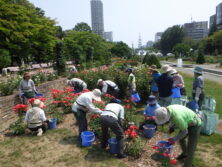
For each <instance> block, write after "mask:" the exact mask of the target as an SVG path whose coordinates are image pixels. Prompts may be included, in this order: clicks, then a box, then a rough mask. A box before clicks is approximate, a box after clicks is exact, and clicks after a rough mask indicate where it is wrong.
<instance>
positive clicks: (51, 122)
mask: <svg viewBox="0 0 222 167" xmlns="http://www.w3.org/2000/svg"><path fill="white" fill-rule="evenodd" d="M56 122H57V119H56V118H51V119H49V123H48V125H49V129H55V128H56Z"/></svg>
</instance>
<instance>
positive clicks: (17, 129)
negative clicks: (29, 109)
mask: <svg viewBox="0 0 222 167" xmlns="http://www.w3.org/2000/svg"><path fill="white" fill-rule="evenodd" d="M26 128H27V126H26V124H25V123H24V116H21V117H19V119H18V120H17V121H16V122H15V123H13V124H11V125H10V127H9V130H10V131H11V132H12V133H13V134H14V135H22V134H24V133H25V129H26Z"/></svg>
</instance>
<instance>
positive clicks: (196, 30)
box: [183, 21, 208, 40]
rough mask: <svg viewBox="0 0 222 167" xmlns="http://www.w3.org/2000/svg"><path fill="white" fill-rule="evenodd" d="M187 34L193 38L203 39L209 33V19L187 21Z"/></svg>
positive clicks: (185, 28) (185, 29) (185, 27)
mask: <svg viewBox="0 0 222 167" xmlns="http://www.w3.org/2000/svg"><path fill="white" fill-rule="evenodd" d="M183 28H184V31H185V35H186V36H187V37H190V38H191V39H193V40H201V39H203V38H205V37H207V35H208V21H200V22H192V23H185V24H184V26H183Z"/></svg>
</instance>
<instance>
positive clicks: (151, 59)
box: [143, 54, 161, 68]
mask: <svg viewBox="0 0 222 167" xmlns="http://www.w3.org/2000/svg"><path fill="white" fill-rule="evenodd" d="M143 64H147V65H149V66H150V65H152V64H154V65H156V66H157V68H160V67H161V65H160V60H159V59H158V57H157V56H156V55H154V54H151V55H150V54H146V56H145V57H144V59H143Z"/></svg>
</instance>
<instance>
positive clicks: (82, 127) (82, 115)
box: [74, 110, 88, 140]
mask: <svg viewBox="0 0 222 167" xmlns="http://www.w3.org/2000/svg"><path fill="white" fill-rule="evenodd" d="M74 116H75V118H76V121H77V124H78V127H79V140H81V133H82V132H83V131H87V129H88V123H87V119H86V112H85V111H82V110H78V111H77V112H74Z"/></svg>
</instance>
